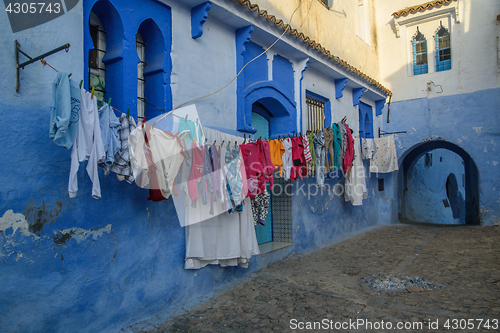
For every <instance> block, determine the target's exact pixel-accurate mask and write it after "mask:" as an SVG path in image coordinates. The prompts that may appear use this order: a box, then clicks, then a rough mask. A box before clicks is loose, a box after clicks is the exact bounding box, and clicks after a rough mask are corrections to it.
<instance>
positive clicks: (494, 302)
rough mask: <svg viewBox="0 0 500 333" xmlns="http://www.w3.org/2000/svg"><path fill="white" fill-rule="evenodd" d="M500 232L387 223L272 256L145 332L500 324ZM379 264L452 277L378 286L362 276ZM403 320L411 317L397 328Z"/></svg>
mask: <svg viewBox="0 0 500 333" xmlns="http://www.w3.org/2000/svg"><path fill="white" fill-rule="evenodd" d="M499 237H500V228H499V227H479V226H475V227H469V226H460V227H438V226H418V225H397V226H389V227H382V228H379V229H375V230H372V231H370V232H367V233H364V234H361V235H358V236H356V237H354V238H351V239H349V240H346V241H344V242H341V243H338V244H336V245H334V246H331V247H328V248H325V249H322V250H320V251H318V252H315V253H313V254H310V255H306V256H301V257H292V258H289V259H287V260H284V261H281V262H279V263H276V264H273V265H270V266H269V267H267V268H265V269H263V270H261V271H259V272H257V277H256V278H255V279H254V280H252V281H249V282H247V283H245V284H242V285H240V286H238V287H236V288H235V289H232V290H230V291H228V292H226V293H224V294H222V295H219V296H217V297H215V298H214V299H211V300H209V301H208V302H206V303H203V304H200V305H199V306H197V307H195V308H193V309H191V310H190V311H189V312H188V313H186V314H185V315H182V316H178V317H174V318H173V319H172V320H171V321H169V322H166V323H164V324H162V325H160V326H159V327H158V328H157V329H156V330H155V331H149V332H272V331H276V332H305V331H314V327H315V326H314V322H319V323H316V329H317V331H322V330H324V331H331V332H396V331H398V332H401V331H406V332H446V331H454V332H499V331H500V323H499V322H498V321H497V320H500V238H499ZM377 273H381V274H401V273H406V274H411V275H419V276H422V277H424V278H425V279H428V280H431V281H435V282H437V283H441V284H445V285H446V286H447V287H446V288H444V289H434V290H424V291H422V292H412V293H409V292H406V291H405V292H392V293H378V292H376V291H375V290H373V289H371V288H370V287H368V286H367V285H366V284H365V283H364V282H363V281H362V278H363V277H365V276H367V275H371V274H377ZM294 319H295V320H296V321H294ZM481 319H482V320H483V321H482V322H481ZM350 320H351V322H349V321H350ZM358 320H359V321H358ZM363 320H364V321H363ZM447 320H449V321H448V324H449V327H448V328H447V327H445V324H446V321H447ZM382 321H383V322H384V326H381V325H382ZM308 322H309V326H308ZM353 322H359V323H360V326H353V325H351V324H352V323H353ZM368 322H370V323H371V324H372V325H373V326H371V327H370V326H369V324H368ZM398 322H402V323H404V324H406V325H415V326H407V328H409V329H408V330H404V329H403V330H401V329H400V330H398V329H397V327H396V325H397V323H398ZM389 323H391V324H392V325H393V326H392V329H388V328H389V327H388V325H389ZM413 323H416V324H413ZM320 324H321V325H320ZM377 324H378V325H379V326H376V325H377ZM404 324H403V325H404ZM436 324H437V325H438V327H436ZM302 325H304V326H302ZM341 325H343V327H342V326H341ZM418 325H422V327H419V326H418ZM478 326H480V328H479V329H478ZM488 327H489V329H488ZM301 328H303V329H301ZM307 328H310V329H309V330H308V329H307ZM325 328H327V329H326V330H325ZM453 328H456V330H453Z"/></svg>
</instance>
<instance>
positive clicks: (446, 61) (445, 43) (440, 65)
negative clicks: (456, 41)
mask: <svg viewBox="0 0 500 333" xmlns="http://www.w3.org/2000/svg"><path fill="white" fill-rule="evenodd" d="M448 69H451V46H450V33H449V32H448V30H446V28H445V27H443V24H442V23H441V26H440V28H439V30H438V32H437V33H436V72H442V71H446V70H448Z"/></svg>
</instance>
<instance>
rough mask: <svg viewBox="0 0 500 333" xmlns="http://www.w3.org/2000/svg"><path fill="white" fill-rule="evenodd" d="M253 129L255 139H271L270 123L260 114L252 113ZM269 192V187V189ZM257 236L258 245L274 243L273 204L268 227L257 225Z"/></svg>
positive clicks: (267, 223) (268, 215)
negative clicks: (254, 130)
mask: <svg viewBox="0 0 500 333" xmlns="http://www.w3.org/2000/svg"><path fill="white" fill-rule="evenodd" d="M252 127H254V128H255V129H256V130H257V132H256V133H255V136H254V137H255V138H256V139H258V138H260V137H262V139H264V138H269V121H267V119H266V118H264V117H262V116H261V115H260V114H258V113H255V112H252ZM267 191H268V192H269V186H268V188H267ZM255 232H256V234H257V243H259V244H263V243H267V242H272V240H273V223H272V214H271V202H269V212H268V213H267V217H266V225H265V226H263V225H262V224H260V223H258V224H257V229H256V230H255Z"/></svg>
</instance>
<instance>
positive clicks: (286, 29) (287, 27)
mask: <svg viewBox="0 0 500 333" xmlns="http://www.w3.org/2000/svg"><path fill="white" fill-rule="evenodd" d="M305 1H306V0H301V1H300V4H299V5H298V6H297V8H295V10H294V11H293V12H292V15H291V16H290V20H289V24H287V26H286V28H285V31H283V33H282V34H281V35H280V36H279V37H278V39H276V40H275V41H274V43H272V44H271V45H270V46H269V47H268V48H267V49H265V50H264V52H262V53H261V54H259V55H258V56H256V57H255V58H253V59H252V60H250V61H249V62H247V63H246V64H245V66H243V68H241V70H240V71H239V72H238V74H236V76H235V77H233V78H232V79H231V81H229V82H228V83H227V84H226V85H225V86H224V87H222V88H220V89H218V90H216V91H214V92H212V93H210V94H208V95H205V96H201V97H198V98H194V99H191V100H189V101H187V102H184V103H182V104H179V105H178V106H176V107H174V108H173V109H172V110H170V111H168V112H167V113H166V114H165V115H163V117H161V118H160V119H158V120H157V121H155V122H154V123H153V125H152V127H153V128H154V127H155V125H156V124H157V123H158V122H160V121H162V120H163V119H165V117H167V116H168V115H169V114H171V113H172V112H174V111H175V110H176V109H178V108H180V107H181V106H184V105H186V104H188V103H191V102H194V101H197V100H200V99H203V98H207V97H209V96H212V95H214V94H217V93H218V92H220V91H222V90H223V89H225V88H227V87H228V86H229V85H230V84H231V83H233V81H234V80H236V78H237V77H238V76H239V75H240V74H241V73H242V72H243V70H244V69H245V68H246V67H247V66H248V65H250V64H251V63H252V62H253V61H255V60H257V59H258V58H260V57H261V56H262V55H264V54H265V53H267V51H269V50H270V49H271V48H272V47H273V46H274V45H275V44H276V43H277V42H278V41H280V40H281V38H282V37H283V36H284V35H285V34H286V33H287V31H288V30H289V29H290V23H291V22H292V18H293V16H294V15H295V12H296V11H297V10H298V9H299V8H300V6H302V4H303V3H304V2H305ZM313 1H314V0H311V5H310V6H309V10H308V12H307V14H306V16H305V17H304V20H303V21H302V23H301V24H300V26H299V28H300V27H302V25H303V24H304V22H305V20H306V18H307V17H308V16H309V11H310V10H311V6H312V2H313Z"/></svg>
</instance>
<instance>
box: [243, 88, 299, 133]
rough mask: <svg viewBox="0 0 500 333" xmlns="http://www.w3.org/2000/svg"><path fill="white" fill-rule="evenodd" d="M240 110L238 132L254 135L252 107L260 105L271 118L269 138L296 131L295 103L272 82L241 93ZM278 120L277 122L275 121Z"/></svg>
mask: <svg viewBox="0 0 500 333" xmlns="http://www.w3.org/2000/svg"><path fill="white" fill-rule="evenodd" d="M242 100H243V105H242V110H238V121H237V123H238V131H241V132H247V133H255V132H256V129H255V128H253V127H252V105H253V104H254V103H255V102H259V103H260V104H262V105H263V106H264V107H265V108H266V109H267V110H268V112H269V114H270V115H271V116H272V117H271V118H270V119H269V120H270V128H271V136H277V135H285V134H289V133H294V132H295V130H296V122H297V121H296V103H295V101H294V100H293V98H291V97H290V96H287V95H286V94H284V93H283V92H281V90H280V89H279V87H278V85H277V84H276V83H274V82H272V81H265V82H258V83H254V84H252V85H251V86H249V87H248V88H247V89H245V91H244V92H243V98H242ZM277 118H279V121H278V120H277Z"/></svg>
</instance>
